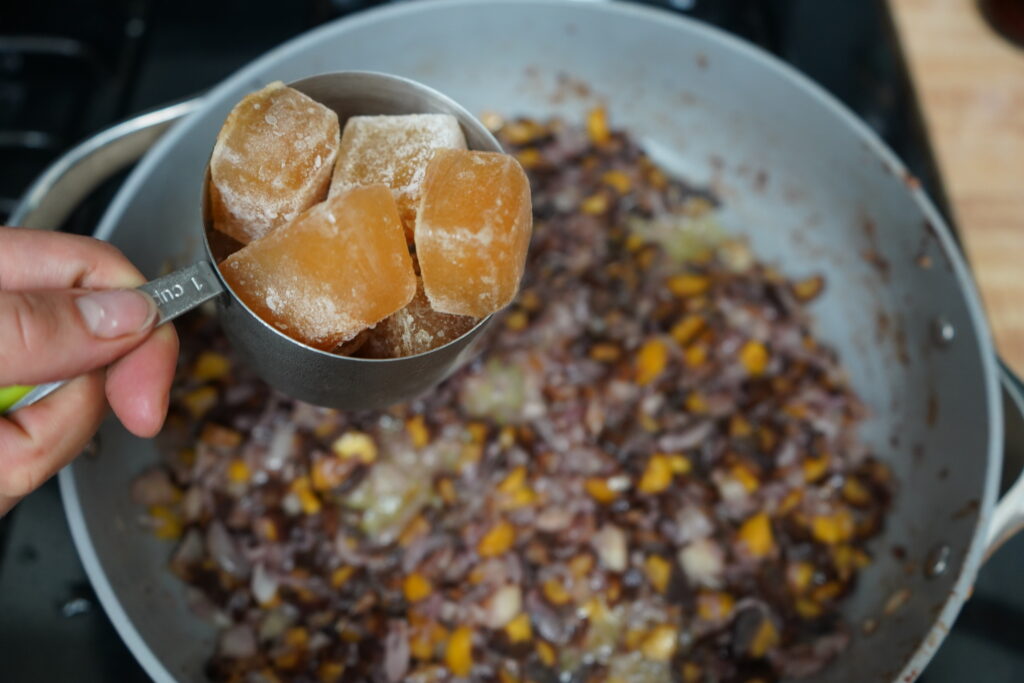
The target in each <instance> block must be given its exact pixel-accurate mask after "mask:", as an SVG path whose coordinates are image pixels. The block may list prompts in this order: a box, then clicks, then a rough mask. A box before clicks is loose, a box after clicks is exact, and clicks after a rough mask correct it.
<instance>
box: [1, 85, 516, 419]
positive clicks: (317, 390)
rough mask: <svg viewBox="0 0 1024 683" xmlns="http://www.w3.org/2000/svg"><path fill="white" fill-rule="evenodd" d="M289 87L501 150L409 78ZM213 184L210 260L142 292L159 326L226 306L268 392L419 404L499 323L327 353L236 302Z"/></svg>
mask: <svg viewBox="0 0 1024 683" xmlns="http://www.w3.org/2000/svg"><path fill="white" fill-rule="evenodd" d="M289 86H290V87H292V88H295V89H296V90H298V91H300V92H302V93H305V94H306V95H308V96H309V97H311V98H313V99H314V100H316V101H318V102H320V103H322V104H324V105H325V106H327V107H329V108H331V109H333V110H334V111H335V112H337V114H338V119H339V121H340V123H341V125H342V127H344V124H345V121H346V120H347V119H348V118H349V117H350V116H357V115H366V114H421V113H440V114H451V115H452V116H454V117H455V118H456V119H458V121H459V124H460V125H461V126H462V131H463V133H464V134H465V136H466V142H467V143H468V145H469V147H470V149H478V150H483V151H490V152H500V151H501V146H500V145H499V144H498V141H497V140H496V139H495V138H494V136H493V135H491V133H490V131H488V130H487V128H486V127H485V126H484V125H483V124H482V123H480V122H479V121H478V120H477V119H476V118H474V117H473V116H472V115H471V114H470V113H469V112H468V111H466V110H465V109H463V108H462V107H461V106H459V105H458V104H457V103H456V102H454V101H452V100H451V99H449V98H448V97H446V96H445V95H443V94H441V93H439V92H437V91H436V90H434V89H432V88H428V87H427V86H425V85H423V84H421V83H417V82H416V81H412V80H409V79H407V78H401V77H398V76H392V75H389V74H382V73H374V72H367V71H341V72H335V73H327V74H320V75H318V76H311V77H309V78H304V79H301V80H299V81H295V82H293V83H290V84H289ZM209 176H210V173H209V167H207V170H206V173H205V176H204V178H203V180H202V194H201V203H202V214H203V228H204V229H203V244H204V248H205V256H206V258H205V259H204V260H202V261H200V262H198V263H195V264H193V265H190V266H187V267H185V268H182V269H180V270H177V271H175V272H173V273H170V274H168V275H165V276H163V277H160V278H157V279H155V280H152V281H151V282H148V283H146V284H145V285H143V286H142V287H140V288H139V289H140V290H142V291H144V292H146V293H147V294H149V295H150V296H152V297H153V299H154V300H155V301H156V304H157V308H158V309H159V313H160V315H159V321H158V324H163V323H165V322H168V321H170V320H173V319H174V318H176V317H178V316H179V315H182V314H183V313H186V312H188V311H191V310H192V309H194V308H196V307H198V306H199V305H200V304H202V303H204V302H206V301H208V300H210V299H216V304H217V314H218V317H219V318H220V323H221V326H222V327H223V329H224V332H225V334H226V335H227V337H228V339H229V340H230V341H231V344H232V346H233V347H234V349H235V350H236V351H237V352H238V353H239V355H240V356H241V357H242V358H243V359H244V360H245V361H246V362H247V363H248V364H249V365H250V366H252V368H253V369H254V370H255V371H256V372H257V373H258V374H259V375H260V377H262V378H263V379H264V380H265V381H266V382H267V383H268V384H270V385H271V386H273V387H274V388H276V389H278V390H279V391H281V392H283V393H285V394H288V395H289V396H292V397H293V398H297V399H299V400H301V401H306V402H308V403H314V404H317V405H322V406H328V407H331V408H339V409H343V410H358V409H374V408H381V407H384V406H387V405H390V404H392V403H397V402H399V401H402V400H405V399H409V398H412V397H414V396H416V395H417V394H420V393H422V392H424V391H426V390H427V389H429V388H430V387H431V386H433V385H434V384H436V383H438V382H440V381H441V380H443V379H444V378H445V377H447V376H448V375H449V374H451V373H452V372H453V371H454V370H456V369H457V368H458V367H459V366H460V365H461V364H462V363H463V362H464V361H465V360H466V359H467V358H468V357H470V356H471V355H472V354H473V352H474V350H475V346H476V344H475V342H476V341H477V340H478V339H479V337H480V333H481V332H482V331H483V330H484V328H485V327H487V325H488V324H489V323H490V320H491V317H490V316H488V317H487V318H484V319H483V320H481V321H480V322H479V323H477V324H476V325H475V326H474V327H473V328H472V329H471V330H469V331H468V332H466V333H465V334H463V335H462V336H461V337H459V338H458V339H455V340H453V341H451V342H449V343H447V344H445V345H443V346H440V347H438V348H436V349H433V350H431V351H427V352H425V353H421V354H418V355H416V356H406V357H403V358H388V359H370V358H351V357H348V356H339V355H336V354H333V353H329V352H326V351H321V350H319V349H315V348H313V347H311V346H307V345H306V344H303V343H301V342H298V341H296V340H294V339H292V338H291V337H288V336H287V335H285V334H283V333H282V332H280V331H278V330H277V329H275V328H274V327H273V326H271V325H269V324H267V323H266V322H265V321H264V320H262V319H261V318H260V317H259V316H257V315H256V314H255V313H253V312H252V311H251V310H250V309H249V307H248V306H246V305H245V304H244V303H243V302H242V301H241V300H240V299H239V298H238V297H237V296H235V294H234V292H232V291H231V288H230V286H229V285H228V284H227V282H225V281H224V279H223V278H222V277H221V275H220V271H219V270H218V268H217V266H216V261H215V260H214V255H215V254H214V250H213V249H211V235H212V234H213V226H212V224H211V221H210V217H209V211H208V195H209ZM217 256H223V255H222V254H217ZM339 265H340V267H344V264H339ZM65 383H66V381H61V382H51V383H49V384H42V385H39V386H37V387H34V388H32V389H31V390H30V391H28V393H26V394H25V395H24V396H23V397H22V398H21V399H19V400H18V401H17V402H16V403H14V404H13V405H12V406H11V407H10V408H9V409H8V410H7V411H6V412H10V411H14V410H17V409H19V408H23V407H26V406H29V405H31V404H33V403H35V402H36V401H39V400H40V399H42V398H44V397H45V396H48V395H49V394H50V393H52V392H53V391H56V390H57V389H59V388H60V387H61V386H63V385H64V384H65Z"/></svg>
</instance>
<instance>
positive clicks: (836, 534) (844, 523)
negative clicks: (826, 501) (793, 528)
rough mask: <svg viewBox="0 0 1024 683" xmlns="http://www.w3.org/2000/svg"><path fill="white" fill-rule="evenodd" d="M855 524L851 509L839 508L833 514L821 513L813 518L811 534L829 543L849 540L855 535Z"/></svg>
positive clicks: (833, 543)
mask: <svg viewBox="0 0 1024 683" xmlns="http://www.w3.org/2000/svg"><path fill="white" fill-rule="evenodd" d="M854 529H855V524H854V520H853V515H851V514H850V511H849V510H838V511H836V512H835V513H834V514H831V515H819V516H817V517H814V518H813V519H812V520H811V534H812V535H813V536H814V538H815V539H817V540H818V541H821V542H822V543H825V544H827V545H835V544H837V543H842V542H843V541H848V540H850V538H852V537H853V532H854Z"/></svg>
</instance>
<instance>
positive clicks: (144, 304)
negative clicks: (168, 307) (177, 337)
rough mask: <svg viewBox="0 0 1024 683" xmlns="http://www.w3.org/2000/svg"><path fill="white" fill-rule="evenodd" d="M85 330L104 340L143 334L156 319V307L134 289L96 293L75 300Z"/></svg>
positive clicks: (150, 300) (151, 301)
mask: <svg viewBox="0 0 1024 683" xmlns="http://www.w3.org/2000/svg"><path fill="white" fill-rule="evenodd" d="M75 303H76V304H77V305H78V310H79V311H80V312H81V314H82V320H84V321H85V326H86V327H88V328H89V331H90V332H92V333H93V334H94V335H96V336H97V337H100V338H101V339H114V338H117V337H123V336H125V335H127V334H134V333H136V332H141V331H142V330H145V329H146V328H148V327H149V326H151V325H152V324H153V321H154V320H155V319H156V304H155V303H154V302H153V300H152V299H150V298H149V297H148V296H146V295H145V294H143V293H142V292H137V291H135V290H134V289H112V290H109V291H106V292H93V293H91V294H86V295H85V296H81V297H78V299H76V300H75Z"/></svg>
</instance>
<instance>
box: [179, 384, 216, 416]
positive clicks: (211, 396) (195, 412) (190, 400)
mask: <svg viewBox="0 0 1024 683" xmlns="http://www.w3.org/2000/svg"><path fill="white" fill-rule="evenodd" d="M181 402H182V403H184V404H185V407H186V408H187V409H188V412H190V413H191V414H192V417H194V418H200V417H202V416H203V415H205V414H206V413H207V412H208V411H209V410H210V408H212V407H213V406H215V405H216V404H217V390H216V389H214V388H213V387H211V386H204V387H199V388H198V389H196V390H195V391H190V392H189V393H187V394H185V395H184V396H183V397H182V399H181Z"/></svg>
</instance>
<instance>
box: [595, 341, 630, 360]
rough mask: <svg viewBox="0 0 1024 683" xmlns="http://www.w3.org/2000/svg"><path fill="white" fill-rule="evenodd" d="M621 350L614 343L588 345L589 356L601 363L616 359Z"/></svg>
mask: <svg viewBox="0 0 1024 683" xmlns="http://www.w3.org/2000/svg"><path fill="white" fill-rule="evenodd" d="M621 355H622V351H621V350H620V349H619V347H618V346H616V345H615V344H594V345H593V346H591V347H590V357H591V358H592V359H594V360H596V361H599V362H601V363H612V362H614V361H617V360H618V359H619V357H620V356H621Z"/></svg>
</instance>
